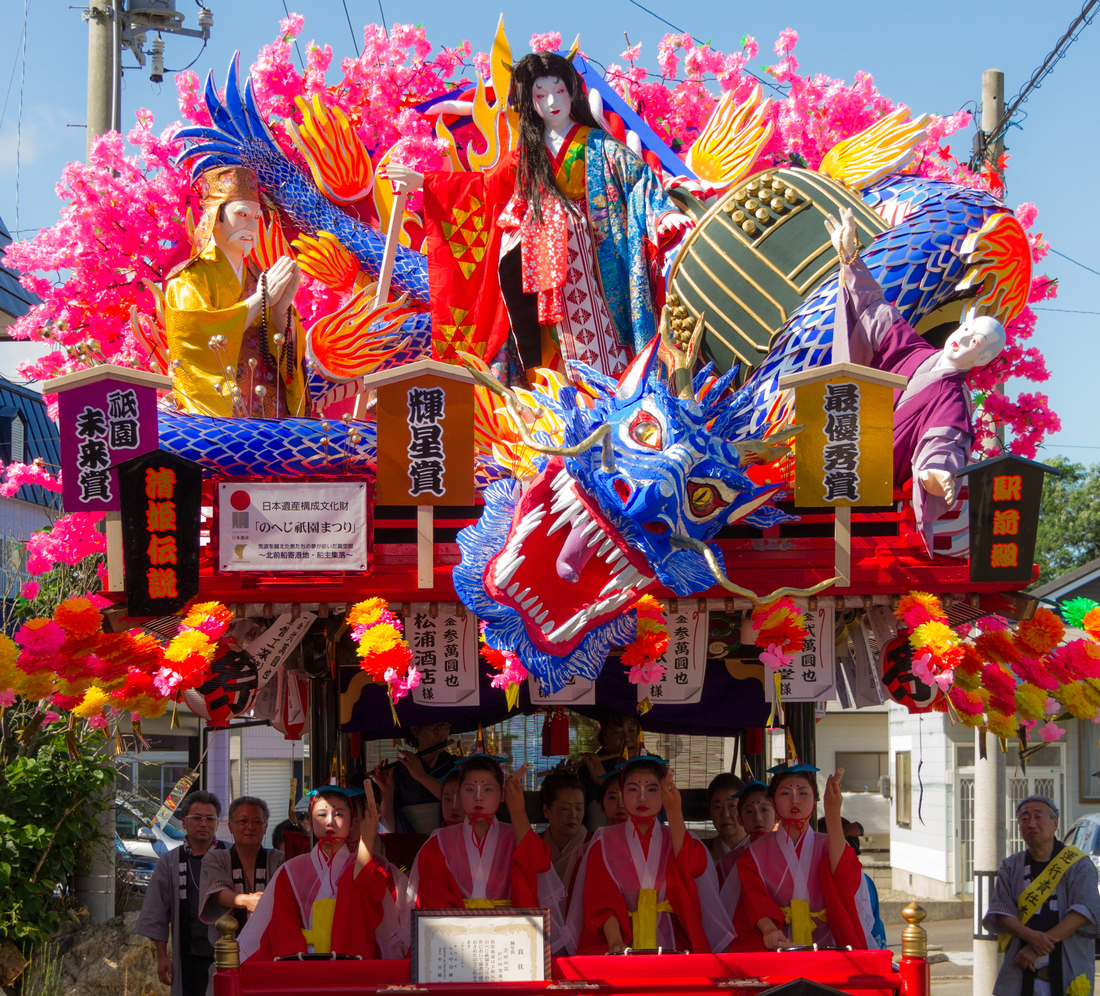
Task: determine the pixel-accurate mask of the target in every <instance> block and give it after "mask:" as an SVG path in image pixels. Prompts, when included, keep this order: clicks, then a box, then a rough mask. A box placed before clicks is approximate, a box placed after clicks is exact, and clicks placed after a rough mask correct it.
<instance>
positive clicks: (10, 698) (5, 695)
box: [0, 688, 18, 709]
mask: <svg viewBox="0 0 1100 996" xmlns="http://www.w3.org/2000/svg"><path fill="white" fill-rule="evenodd" d="M16 698H18V696H17V695H16V694H15V689H14V688H5V689H4V690H3V691H0V709H6V708H7V707H8V706H13V705H15V700H16Z"/></svg>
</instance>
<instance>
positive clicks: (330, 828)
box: [311, 796, 351, 840]
mask: <svg viewBox="0 0 1100 996" xmlns="http://www.w3.org/2000/svg"><path fill="white" fill-rule="evenodd" d="M311 819H312V821H313V836H314V837H316V838H317V839H318V840H324V839H325V838H326V837H329V838H333V839H335V840H345V839H347V836H348V834H349V833H350V832H351V803H350V802H345V801H344V800H342V799H341V800H337V799H326V798H324V797H323V796H322V797H320V798H318V799H317V801H316V802H315V803H314V804H313V812H312V816H311Z"/></svg>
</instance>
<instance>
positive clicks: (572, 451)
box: [459, 354, 614, 469]
mask: <svg viewBox="0 0 1100 996" xmlns="http://www.w3.org/2000/svg"><path fill="white" fill-rule="evenodd" d="M459 359H461V360H462V362H463V365H464V366H465V367H466V369H467V370H469V371H470V373H471V374H473V377H474V380H476V381H477V382H478V383H479V384H481V385H482V387H485V388H487V389H488V390H490V391H492V392H493V394H496V395H498V396H500V397H502V398H503V399H504V404H505V407H507V409H508V413H509V414H510V415H511V416H512V421H513V422H515V424H516V430H517V431H518V432H519V435H520V438H521V439H522V440H523V442H524V445H525V446H527V447H528V448H529V449H532V450H534V451H535V452H536V453H544V454H545V455H546V456H578V455H580V454H581V453H583V452H584V451H585V450H588V449H591V448H592V447H593V446H595V445H596V444H597V443H599V442H600V441H601V440H602V439H603V438H604V436H606V435H607V434H608V433H609V432H611V425H610V423H608V422H605V423H604V424H603V425H601V426H600V427H599V428H598V429H596V430H595V431H594V432H592V433H591V434H590V435H588V436H587V437H586V438H584V439H582V440H581V441H580V442H579V443H577V444H576V445H575V446H544V445H543V444H542V443H540V442H539V441H538V440H536V439H535V437H534V436H532V435H531V430H530V429H529V428H528V427H527V420H526V419H525V418H524V417H523V411H521V409H524V410H526V411H528V412H530V413H531V414H532V415H533V416H534V418H535V419H536V420H537V419H540V418H542V416H543V415H545V414H546V411H545V409H543V408H542V407H541V406H540V407H538V408H532V407H531V406H530V405H528V404H525V403H524V402H523V401H522V400H521V399H520V398H519V397H518V396H517V395H516V393H515V392H514V391H510V390H508V388H506V387H505V386H504V385H503V384H501V383H500V381H498V380H497V379H496V378H495V377H490V376H489V375H488V374H486V373H483V372H482V371H481V370H478V369H477V368H476V367H474V366H472V365H471V364H470V363H469V362H468V361H467V360H466V358H465V357H464V356H463V355H462V354H459ZM608 459H609V457H608V454H607V450H606V448H605V452H604V467H605V469H606V467H607V461H608ZM612 466H614V463H612Z"/></svg>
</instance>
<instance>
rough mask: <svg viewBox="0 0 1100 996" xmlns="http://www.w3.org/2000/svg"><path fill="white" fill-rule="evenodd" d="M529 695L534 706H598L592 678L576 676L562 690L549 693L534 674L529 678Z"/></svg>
mask: <svg viewBox="0 0 1100 996" xmlns="http://www.w3.org/2000/svg"><path fill="white" fill-rule="evenodd" d="M527 694H528V695H529V696H531V705H533V706H540V705H545V706H552V705H560V706H578V705H595V704H596V683H595V682H594V681H593V680H592V679H591V678H579V677H577V676H575V675H574V677H572V678H570V679H569V680H568V681H567V682H566V683H565V684H564V685H563V686H562V688H561V689H559V690H558V691H556V692H548V691H546V689H545V688H544V687H543V685H542V682H540V681H539V679H538V678H536V677H535V676H534V675H533V674H529V675H528V676H527Z"/></svg>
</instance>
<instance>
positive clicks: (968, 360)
mask: <svg viewBox="0 0 1100 996" xmlns="http://www.w3.org/2000/svg"><path fill="white" fill-rule="evenodd" d="M1004 348H1005V330H1004V327H1003V326H1002V325H1001V323H1000V322H998V321H997V320H996V319H995V318H987V317H984V316H982V317H979V318H971V319H969V320H968V321H965V322H963V324H962V325H960V326H959V327H958V328H957V329H956V330H955V331H954V332H952V333H951V335H950V337H949V338H948V340H947V342H946V343H944V347H943V355H944V358H945V359H946V360H947V362H948V363H950V364H951V366H953V367H955V368H956V369H957V370H970V369H971V368H973V367H983V366H985V365H986V364H987V363H989V362H990V361H991V360H993V359H994V357H996V356H997V354H998V353H1000V352H1001V350H1003V349H1004Z"/></svg>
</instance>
